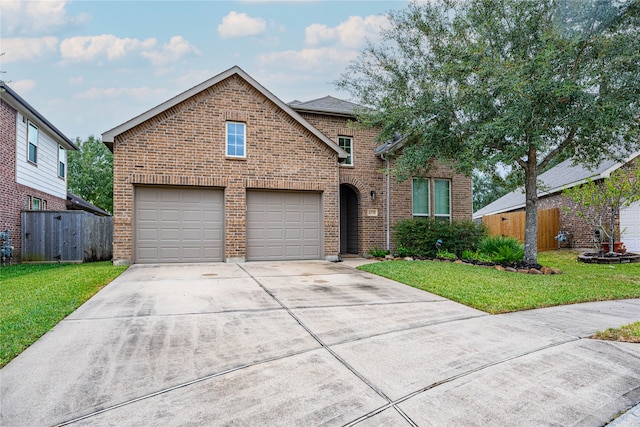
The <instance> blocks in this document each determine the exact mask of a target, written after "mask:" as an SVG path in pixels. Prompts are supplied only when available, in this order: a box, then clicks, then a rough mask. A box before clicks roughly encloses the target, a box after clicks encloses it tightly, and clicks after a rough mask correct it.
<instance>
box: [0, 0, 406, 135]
mask: <svg viewBox="0 0 640 427" xmlns="http://www.w3.org/2000/svg"><path fill="white" fill-rule="evenodd" d="M407 4H408V2H407V1H401V0H395V1H329V0H321V1H320V0H319V1H313V0H297V1H296V0H292V1H270V0H237V1H211V0H210V1H113V0H111V1H89V0H85V1H58V0H48V1H24V0H21V1H13V0H11V1H9V0H0V54H1V56H0V72H2V74H0V79H2V80H4V81H9V82H10V83H9V85H10V86H11V87H12V88H13V89H14V90H15V91H16V92H17V93H18V94H19V95H20V96H22V97H23V98H24V99H25V100H26V101H27V102H28V103H29V104H31V105H32V106H33V107H34V108H35V109H36V110H38V111H39V112H40V113H41V114H43V115H44V116H45V117H46V118H47V119H48V120H49V121H50V122H52V123H53V125H54V126H56V127H57V128H58V129H59V130H61V131H62V132H63V133H64V134H65V135H66V136H67V137H69V138H71V139H72V140H75V138H76V137H80V138H81V139H86V138H87V137H88V136H89V135H94V136H96V137H99V136H100V135H101V134H102V133H103V132H105V131H107V130H109V129H112V128H113V127H116V126H118V125H120V124H122V123H124V122H125V121H127V120H129V119H131V118H133V117H135V116H137V115H139V114H141V113H144V112H145V111H147V110H149V109H151V108H153V107H155V106H156V105H158V104H160V103H162V102H164V101H166V100H167V99H169V98H171V97H173V96H175V95H177V94H179V93H181V92H184V91H185V90H187V89H189V88H191V87H193V86H195V85H197V84H199V83H201V82H203V81H205V80H207V79H209V78H211V77H213V76H215V75H217V74H219V73H221V72H222V71H225V70H227V69H228V68H231V67H233V66H234V65H238V66H240V67H241V68H242V69H243V70H244V71H246V72H247V73H248V74H249V75H251V76H252V77H253V78H254V79H256V80H257V81H258V82H259V83H261V84H262V85H263V86H265V87H266V88H267V89H268V90H269V91H271V92H272V93H273V94H274V95H276V96H277V97H278V98H280V99H281V100H282V101H284V102H290V101H292V100H294V99H297V100H300V101H308V100H311V99H316V98H320V97H323V96H326V95H332V96H336V97H338V98H341V99H350V97H349V94H348V93H344V92H339V91H338V90H337V89H336V87H335V86H334V84H333V82H334V81H335V80H336V79H337V78H338V77H339V76H340V74H341V73H343V72H344V71H345V70H346V67H347V66H348V64H349V62H350V61H351V60H353V59H354V58H356V57H357V55H358V53H359V52H360V51H361V50H362V49H363V48H364V47H365V46H366V40H370V41H371V42H374V43H375V42H376V41H378V40H379V37H380V29H381V28H384V27H385V26H388V20H387V18H386V13H387V12H389V11H390V10H397V9H403V8H405V7H406V6H407Z"/></svg>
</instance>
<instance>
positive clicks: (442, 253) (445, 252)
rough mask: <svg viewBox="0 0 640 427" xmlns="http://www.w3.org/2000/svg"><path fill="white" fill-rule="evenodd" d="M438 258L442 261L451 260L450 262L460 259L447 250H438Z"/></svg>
mask: <svg viewBox="0 0 640 427" xmlns="http://www.w3.org/2000/svg"><path fill="white" fill-rule="evenodd" d="M436 258H440V259H450V260H456V259H458V257H457V256H456V254H452V253H451V252H449V251H448V250H446V249H438V252H437V253H436Z"/></svg>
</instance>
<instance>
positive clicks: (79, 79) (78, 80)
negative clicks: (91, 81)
mask: <svg viewBox="0 0 640 427" xmlns="http://www.w3.org/2000/svg"><path fill="white" fill-rule="evenodd" d="M83 83H84V77H82V76H78V77H71V78H70V79H69V84H70V85H71V86H79V85H81V84H83Z"/></svg>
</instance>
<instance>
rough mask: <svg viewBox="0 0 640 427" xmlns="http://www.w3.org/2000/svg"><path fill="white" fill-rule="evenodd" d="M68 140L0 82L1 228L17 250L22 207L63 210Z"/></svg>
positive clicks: (71, 143)
mask: <svg viewBox="0 0 640 427" xmlns="http://www.w3.org/2000/svg"><path fill="white" fill-rule="evenodd" d="M77 149H78V148H77V147H76V146H75V145H74V144H73V142H72V141H71V140H70V139H69V138H67V137H66V136H65V135H64V134H63V133H62V132H60V130H58V129H57V128H56V127H55V126H54V125H53V124H51V122H49V121H48V120H47V119H46V118H45V117H44V116H42V115H41V114H40V113H39V112H38V111H37V110H36V109H35V108H33V107H32V106H31V105H29V103H27V102H26V101H25V100H24V99H23V98H21V97H20V96H19V95H18V94H17V93H16V92H15V91H14V90H13V89H11V88H10V87H8V86H6V84H5V83H4V82H0V230H2V231H5V230H7V229H8V230H9V232H10V234H11V238H12V240H13V245H14V247H15V250H14V258H16V259H19V257H20V250H21V247H22V245H21V232H20V230H21V223H20V221H21V219H20V212H21V211H23V210H66V201H67V151H68V150H77Z"/></svg>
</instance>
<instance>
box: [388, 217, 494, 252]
mask: <svg viewBox="0 0 640 427" xmlns="http://www.w3.org/2000/svg"><path fill="white" fill-rule="evenodd" d="M393 233H394V242H395V244H396V245H397V248H398V254H399V255H400V248H402V252H403V254H402V255H401V256H419V257H427V258H435V256H436V254H437V251H438V249H442V250H446V251H448V252H451V253H453V254H455V255H456V256H457V257H460V256H461V255H462V252H463V251H464V250H471V251H475V250H476V249H477V247H478V244H479V242H480V240H481V239H482V238H483V237H484V236H485V227H484V226H483V225H482V224H476V223H474V222H471V221H453V222H452V223H449V222H443V221H436V220H433V219H428V218H414V219H407V220H403V221H399V222H398V223H396V224H395V225H394V227H393ZM438 239H441V240H442V245H441V246H440V248H436V241H438Z"/></svg>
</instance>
